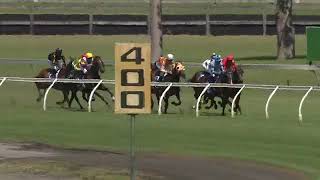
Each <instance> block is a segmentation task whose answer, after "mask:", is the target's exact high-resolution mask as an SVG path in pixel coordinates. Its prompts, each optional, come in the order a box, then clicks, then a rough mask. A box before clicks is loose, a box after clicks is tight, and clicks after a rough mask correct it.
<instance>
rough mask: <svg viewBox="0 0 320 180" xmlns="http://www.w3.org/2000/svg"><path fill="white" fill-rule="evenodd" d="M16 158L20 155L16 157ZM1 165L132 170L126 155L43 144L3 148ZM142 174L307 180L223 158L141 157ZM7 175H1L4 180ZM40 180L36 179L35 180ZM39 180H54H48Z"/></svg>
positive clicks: (188, 179)
mask: <svg viewBox="0 0 320 180" xmlns="http://www.w3.org/2000/svg"><path fill="white" fill-rule="evenodd" d="M15 155H17V156H16V157H15ZM0 157H1V158H2V159H1V161H2V162H5V161H16V160H22V161H26V160H27V161H39V160H41V161H55V162H68V163H71V164H73V165H74V166H78V167H97V168H106V169H113V170H123V169H127V168H128V167H129V159H128V156H127V154H126V153H121V152H107V151H89V150H77V149H58V148H53V147H51V146H47V145H42V144H4V143H2V144H0ZM137 166H138V171H139V173H142V174H144V175H148V176H145V177H147V179H169V180H196V179H201V180H212V179H228V180H233V179H237V180H242V179H243V180H256V179H259V180H271V179H272V180H305V179H307V177H306V176H305V175H304V174H303V173H300V172H295V171H290V170H288V169H284V168H277V167H271V166H266V165H259V164H256V163H252V162H248V161H245V162H243V161H238V160H229V159H222V158H199V157H182V156H171V155H163V154H142V153H140V154H138V155H137ZM6 176H7V175H5V174H0V179H3V178H5V177H6ZM15 177H18V178H19V175H10V176H7V178H5V179H12V180H17V178H16V179H15ZM31 179H34V180H36V178H35V177H34V175H32V178H31ZM38 179H48V180H51V179H54V178H53V177H46V178H41V177H39V178H38Z"/></svg>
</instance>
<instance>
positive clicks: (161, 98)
mask: <svg viewBox="0 0 320 180" xmlns="http://www.w3.org/2000/svg"><path fill="white" fill-rule="evenodd" d="M171 86H172V83H170V84H169V86H168V87H167V88H166V89H165V90H164V91H163V93H162V94H161V97H160V100H159V107H158V114H159V115H161V113H162V112H161V107H162V101H163V98H164V96H165V95H166V93H167V92H168V91H169V89H170V87H171Z"/></svg>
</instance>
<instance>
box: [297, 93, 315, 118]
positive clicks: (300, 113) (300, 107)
mask: <svg viewBox="0 0 320 180" xmlns="http://www.w3.org/2000/svg"><path fill="white" fill-rule="evenodd" d="M312 89H313V87H310V89H309V90H308V91H307V92H306V94H305V95H304V96H303V98H302V99H301V101H300V105H299V122H300V123H302V112H301V110H302V105H303V102H304V100H305V99H306V98H307V96H308V95H309V93H310V92H311V91H312Z"/></svg>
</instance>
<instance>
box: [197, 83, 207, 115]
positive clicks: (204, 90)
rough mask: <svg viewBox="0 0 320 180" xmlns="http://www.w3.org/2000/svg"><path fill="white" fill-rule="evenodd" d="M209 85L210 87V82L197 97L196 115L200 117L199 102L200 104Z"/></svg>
mask: <svg viewBox="0 0 320 180" xmlns="http://www.w3.org/2000/svg"><path fill="white" fill-rule="evenodd" d="M209 87H210V83H209V84H208V85H207V86H206V87H205V88H204V89H203V90H202V92H201V94H200V95H199V97H198V99H197V104H196V116H197V117H199V104H200V101H201V97H202V96H203V94H204V93H205V92H206V91H207V90H208V89H209Z"/></svg>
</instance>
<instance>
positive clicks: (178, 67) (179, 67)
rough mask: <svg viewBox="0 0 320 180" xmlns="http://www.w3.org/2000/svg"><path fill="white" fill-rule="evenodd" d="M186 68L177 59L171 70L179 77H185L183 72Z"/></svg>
mask: <svg viewBox="0 0 320 180" xmlns="http://www.w3.org/2000/svg"><path fill="white" fill-rule="evenodd" d="M185 70H186V68H185V66H184V65H183V64H182V63H181V62H179V61H177V62H176V63H175V65H174V70H173V74H177V75H178V76H179V77H182V78H184V79H185V78H186V74H185V73H184V72H185Z"/></svg>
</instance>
